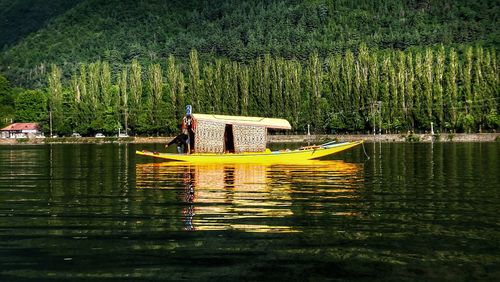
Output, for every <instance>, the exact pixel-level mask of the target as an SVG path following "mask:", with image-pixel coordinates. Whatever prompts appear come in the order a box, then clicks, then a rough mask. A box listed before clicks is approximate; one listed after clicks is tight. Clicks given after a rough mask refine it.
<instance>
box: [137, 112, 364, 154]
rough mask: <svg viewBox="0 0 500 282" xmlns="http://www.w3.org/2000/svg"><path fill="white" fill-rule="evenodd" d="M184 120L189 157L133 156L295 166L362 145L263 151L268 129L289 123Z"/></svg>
mask: <svg viewBox="0 0 500 282" xmlns="http://www.w3.org/2000/svg"><path fill="white" fill-rule="evenodd" d="M188 107H189V106H188ZM189 108H190V107H189ZM186 117H189V125H190V126H191V127H190V130H191V131H190V132H189V136H190V137H189V138H190V139H189V140H190V141H189V146H187V145H186V147H188V148H189V150H191V153H190V154H173V153H160V152H150V151H146V150H140V151H136V154H137V155H141V156H147V157H154V158H159V159H164V160H168V161H180V162H189V163H292V164H293V163H295V164H297V163H303V162H306V161H309V160H315V159H320V158H323V157H326V156H329V155H332V154H335V153H338V152H341V151H344V150H347V149H349V148H352V147H355V146H357V145H359V144H361V143H363V141H355V142H343V143H336V142H328V143H325V144H322V145H319V146H307V147H301V148H299V149H296V150H280V151H271V150H269V149H267V148H266V143H267V129H269V128H272V129H291V126H290V123H289V122H288V121H287V120H285V119H276V118H262V117H245V116H226V115H211V114H191V113H190V110H189V112H188V114H187V116H186ZM185 119H186V118H184V120H183V124H184V123H185V122H184V121H185ZM183 128H184V126H183Z"/></svg>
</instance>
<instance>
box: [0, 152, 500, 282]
mask: <svg viewBox="0 0 500 282" xmlns="http://www.w3.org/2000/svg"><path fill="white" fill-rule="evenodd" d="M162 146H163V145H162V144H147V145H146V144H145V145H141V144H104V145H90V144H89V145H38V146H0V280H1V281H20V280H22V281H25V280H35V281H40V280H68V279H71V280H86V281H88V280H93V281H100V280H113V281H137V280H187V281H191V280H195V279H196V280H202V281H204V280H214V281H220V280H226V281H235V280H257V281H262V280H268V281H277V280H291V281H324V280H329V281H331V280H339V281H350V280H356V281H358V280H367V281H373V280H380V281H401V280H410V281H422V280H439V281H443V280H446V281H477V280H498V279H499V278H500V244H499V242H500V215H499V207H500V189H499V183H500V162H499V156H500V143H434V144H432V143H425V144H424V143H367V144H365V150H366V154H367V155H368V156H369V157H370V159H367V157H366V156H365V153H364V151H363V147H357V148H355V149H352V150H350V151H347V152H345V153H340V154H339V155H336V156H335V157H334V158H333V159H330V160H325V161H321V162H318V163H316V164H313V165H300V164H297V165H250V164H249V165H179V164H177V165H174V164H172V163H161V162H158V161H153V160H151V159H148V158H145V157H138V156H135V154H134V152H135V150H136V149H141V150H142V149H148V150H161V149H162ZM281 146H283V145H273V147H275V148H277V147H281ZM292 146H293V145H292ZM295 146H297V145H295Z"/></svg>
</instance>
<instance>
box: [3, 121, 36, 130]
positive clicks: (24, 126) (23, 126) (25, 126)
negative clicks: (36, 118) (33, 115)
mask: <svg viewBox="0 0 500 282" xmlns="http://www.w3.org/2000/svg"><path fill="white" fill-rule="evenodd" d="M0 130H1V131H19V130H38V123H34V122H18V123H13V124H11V125H9V126H6V127H4V128H2V129H0Z"/></svg>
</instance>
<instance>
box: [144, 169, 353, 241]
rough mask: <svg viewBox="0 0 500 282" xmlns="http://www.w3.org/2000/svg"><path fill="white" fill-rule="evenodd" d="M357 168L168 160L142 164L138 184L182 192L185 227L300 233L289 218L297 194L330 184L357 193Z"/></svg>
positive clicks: (338, 191)
mask: <svg viewBox="0 0 500 282" xmlns="http://www.w3.org/2000/svg"><path fill="white" fill-rule="evenodd" d="M358 172H359V165H357V164H350V163H345V162H343V161H309V163H308V164H307V165H304V164H300V165H287V164H279V165H277V164H274V165H270V164H196V165H195V164H187V163H179V162H165V163H153V164H137V166H136V187H137V188H140V189H164V190H171V191H173V192H176V193H178V197H179V200H180V201H181V202H183V203H184V204H185V205H184V206H183V207H182V211H180V213H181V214H182V222H183V223H182V225H183V226H184V229H186V230H228V229H237V230H242V231H248V232H297V231H299V230H298V229H297V228H296V227H295V226H294V225H293V223H291V222H290V221H288V220H287V219H288V218H291V217H292V216H293V211H292V204H293V198H292V194H301V193H309V192H311V191H306V190H307V186H308V187H317V188H315V189H323V188H324V187H325V186H326V185H328V187H326V188H325V189H327V191H326V192H323V194H325V193H329V194H330V195H331V197H343V198H345V197H355V194H353V193H354V192H355V189H354V187H356V184H355V183H354V180H353V179H355V178H356V175H357V174H358ZM304 187H305V189H302V188H304ZM297 188H300V189H297ZM295 189H297V190H295ZM323 196H324V197H326V196H325V195H323ZM339 215H340V216H347V215H349V214H339Z"/></svg>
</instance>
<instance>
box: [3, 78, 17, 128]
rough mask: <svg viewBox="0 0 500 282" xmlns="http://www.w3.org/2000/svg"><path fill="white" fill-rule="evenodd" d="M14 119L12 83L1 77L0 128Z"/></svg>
mask: <svg viewBox="0 0 500 282" xmlns="http://www.w3.org/2000/svg"><path fill="white" fill-rule="evenodd" d="M13 118H14V91H13V89H12V87H11V85H10V82H9V81H8V80H7V78H5V77H4V76H3V75H0V127H3V126H5V125H7V124H8V123H9V122H10V120H12V119H13Z"/></svg>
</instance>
